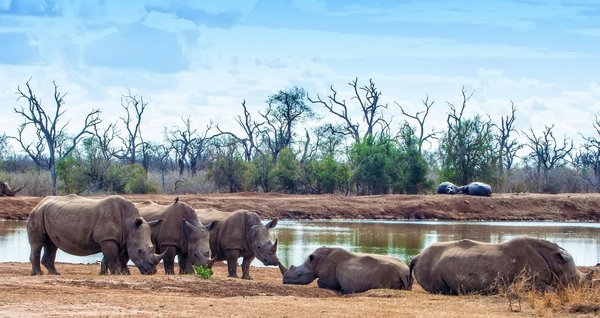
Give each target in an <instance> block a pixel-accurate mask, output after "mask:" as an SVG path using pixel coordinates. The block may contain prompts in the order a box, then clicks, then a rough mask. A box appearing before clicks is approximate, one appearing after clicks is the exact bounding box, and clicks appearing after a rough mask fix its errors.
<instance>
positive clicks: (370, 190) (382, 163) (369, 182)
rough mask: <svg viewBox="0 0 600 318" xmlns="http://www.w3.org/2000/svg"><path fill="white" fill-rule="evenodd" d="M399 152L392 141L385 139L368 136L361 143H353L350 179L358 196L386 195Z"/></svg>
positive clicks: (396, 173)
mask: <svg viewBox="0 0 600 318" xmlns="http://www.w3.org/2000/svg"><path fill="white" fill-rule="evenodd" d="M399 158H400V152H399V151H398V149H397V148H396V147H395V146H394V144H393V142H392V140H390V139H389V138H385V137H374V136H371V135H368V136H367V137H365V138H364V140H362V141H357V142H355V143H354V144H353V145H352V147H351V148H350V165H351V169H352V170H351V171H352V179H353V181H354V183H355V185H356V188H357V192H358V193H359V194H384V193H388V192H389V189H390V186H391V184H392V182H393V177H394V176H399V175H400V173H399V172H398V171H395V169H396V168H395V166H394V163H395V162H398V159H399Z"/></svg>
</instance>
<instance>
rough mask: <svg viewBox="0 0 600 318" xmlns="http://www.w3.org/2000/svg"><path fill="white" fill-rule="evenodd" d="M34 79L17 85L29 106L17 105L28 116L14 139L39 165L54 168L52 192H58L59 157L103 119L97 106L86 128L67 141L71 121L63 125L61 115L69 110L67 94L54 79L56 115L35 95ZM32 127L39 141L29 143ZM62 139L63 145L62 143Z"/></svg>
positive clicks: (18, 112) (18, 94) (66, 153)
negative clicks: (26, 138)
mask: <svg viewBox="0 0 600 318" xmlns="http://www.w3.org/2000/svg"><path fill="white" fill-rule="evenodd" d="M30 81H31V79H30V80H28V81H27V83H26V84H25V86H26V89H25V90H22V89H21V87H18V88H17V96H18V98H17V101H19V100H26V102H27V108H24V107H23V106H21V107H20V109H18V108H16V107H15V108H14V111H15V113H17V114H19V115H21V116H22V117H23V118H24V122H23V123H22V124H21V125H20V126H19V128H18V129H17V132H18V136H17V137H12V138H14V139H15V140H17V141H18V142H19V144H20V145H21V147H22V148H23V150H24V151H25V153H27V155H28V156H29V157H31V159H32V160H33V161H34V162H35V164H36V165H37V166H39V167H43V168H47V169H49V170H50V176H51V179H52V193H53V194H56V161H57V159H58V160H60V159H61V158H62V157H65V156H68V155H69V154H70V153H71V152H72V151H73V150H74V149H75V147H76V146H77V144H78V143H79V141H80V140H81V139H82V137H83V136H84V135H86V134H90V135H93V132H92V131H91V130H90V128H92V127H94V125H96V124H98V123H100V122H101V120H100V118H99V117H98V115H99V114H100V110H97V109H95V110H92V111H90V112H89V113H88V114H87V115H86V117H85V120H84V124H83V128H82V129H81V130H80V131H79V132H78V133H76V134H75V135H74V136H73V137H72V138H69V140H70V142H68V143H67V142H65V141H66V139H67V133H66V131H65V128H66V126H67V124H68V123H69V121H67V123H65V124H64V125H62V126H60V124H59V121H60V119H61V117H62V116H63V115H64V113H65V110H64V109H63V106H64V103H65V102H64V97H65V95H66V93H64V94H63V93H61V92H59V90H58V85H57V84H56V82H52V84H53V85H54V102H55V104H56V108H55V111H54V114H52V113H50V112H47V110H46V109H44V107H43V106H42V103H41V99H39V98H38V97H37V96H35V94H34V92H33V90H32V88H31V86H30V85H29V82H30ZM28 127H33V128H34V130H35V133H36V136H37V140H36V141H35V142H33V143H26V142H25V141H24V136H23V132H24V131H25V129H26V128H28ZM59 142H60V143H61V145H59ZM32 147H33V148H32ZM46 147H47V149H46ZM59 147H62V149H63V150H62V151H61V152H60V156H59V155H58V154H59V153H58V150H57V149H58V148H59Z"/></svg>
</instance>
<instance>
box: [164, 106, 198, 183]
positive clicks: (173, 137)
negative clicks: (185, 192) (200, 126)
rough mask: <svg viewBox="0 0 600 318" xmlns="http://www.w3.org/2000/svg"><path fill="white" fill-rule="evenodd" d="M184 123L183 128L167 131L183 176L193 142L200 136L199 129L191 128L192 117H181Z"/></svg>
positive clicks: (167, 137) (167, 136)
mask: <svg viewBox="0 0 600 318" xmlns="http://www.w3.org/2000/svg"><path fill="white" fill-rule="evenodd" d="M181 120H182V121H183V124H184V128H183V129H179V128H178V127H177V128H176V129H174V130H170V131H167V132H166V139H167V141H168V142H169V144H170V146H171V148H172V149H173V150H175V155H176V157H177V158H176V159H177V165H178V166H179V176H180V177H181V176H183V171H184V170H185V166H186V162H187V160H188V159H187V158H188V156H189V153H190V148H191V147H192V144H193V143H194V142H195V141H196V139H197V138H198V135H197V132H198V131H197V130H196V129H193V130H192V128H191V123H190V117H188V118H187V119H183V118H182V119H181Z"/></svg>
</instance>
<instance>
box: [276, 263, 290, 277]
mask: <svg viewBox="0 0 600 318" xmlns="http://www.w3.org/2000/svg"><path fill="white" fill-rule="evenodd" d="M277 266H279V271H280V272H281V275H285V273H286V272H287V271H288V269H287V268H286V267H285V266H283V264H281V262H279V263H277Z"/></svg>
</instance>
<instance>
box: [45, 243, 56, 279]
mask: <svg viewBox="0 0 600 318" xmlns="http://www.w3.org/2000/svg"><path fill="white" fill-rule="evenodd" d="M56 250H58V248H57V247H56V245H54V243H52V242H47V243H45V244H44V256H43V257H42V264H44V267H46V269H47V270H48V274H50V275H60V273H59V272H57V271H56V267H54V260H55V259H56Z"/></svg>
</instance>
